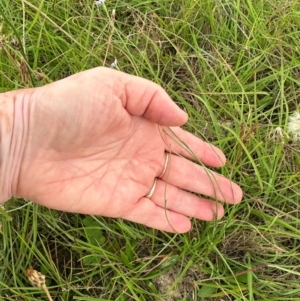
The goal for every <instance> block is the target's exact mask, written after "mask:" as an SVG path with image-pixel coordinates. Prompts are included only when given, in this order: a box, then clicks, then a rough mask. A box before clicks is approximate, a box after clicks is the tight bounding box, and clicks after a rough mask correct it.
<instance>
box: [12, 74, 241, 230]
mask: <svg viewBox="0 0 300 301" xmlns="http://www.w3.org/2000/svg"><path fill="white" fill-rule="evenodd" d="M23 93H24V92H23ZM25 93H26V92H25ZM24 103H25V106H27V108H28V119H27V120H28V122H27V130H26V131H25V134H24V137H23V139H24V140H25V143H24V145H25V146H24V150H23V155H22V163H21V167H20V172H19V177H18V185H17V191H16V195H18V196H21V197H24V198H27V199H29V200H32V201H35V202H37V203H39V204H42V205H44V206H47V207H49V208H54V209H58V210H63V211H69V212H78V213H85V214H97V215H103V216H108V217H121V218H124V219H128V220H131V221H134V222H138V223H142V224H145V225H147V226H149V227H153V228H157V229H161V230H165V231H170V232H174V231H176V232H186V231H188V230H189V229H190V227H191V223H190V220H189V218H188V217H189V216H193V217H196V218H199V219H203V220H212V219H213V218H214V216H215V215H217V217H218V218H220V217H221V216H222V215H223V208H222V206H221V205H220V204H217V203H215V202H212V201H209V200H205V199H203V198H200V197H198V196H196V195H194V194H191V193H189V192H187V190H188V191H194V192H197V193H202V194H206V195H208V196H212V197H216V198H217V199H219V200H220V201H226V202H229V203H237V202H239V201H240V200H241V197H242V192H241V190H240V188H239V187H238V186H237V185H236V184H234V183H231V182H230V181H229V180H227V179H226V178H224V177H222V176H219V175H214V176H213V177H211V176H209V175H208V174H207V171H205V169H204V168H203V167H201V166H199V165H196V164H195V163H193V162H191V161H190V160H188V158H189V155H188V154H187V153H186V152H185V151H184V150H182V149H181V148H180V147H179V146H178V145H177V144H176V143H175V142H174V141H172V140H171V139H170V138H168V137H167V136H166V135H165V134H164V133H163V131H162V128H161V126H166V127H167V126H172V129H173V131H174V132H175V133H176V134H177V135H178V136H179V137H180V138H181V139H182V140H184V141H186V142H187V144H188V145H189V146H190V147H191V149H193V151H194V152H195V153H196V155H198V156H199V158H200V160H201V161H202V162H203V163H204V164H207V165H210V166H214V167H218V166H222V165H223V163H224V162H225V157H224V155H223V154H222V152H221V151H220V150H218V149H217V148H215V147H212V146H210V145H208V144H206V143H204V142H203V141H201V140H200V139H198V138H196V137H194V136H193V135H191V134H189V133H187V132H185V131H183V130H182V129H180V128H179V127H178V126H180V125H182V124H184V123H185V122H186V121H187V116H186V114H185V113H184V112H183V111H181V110H180V109H179V108H178V107H177V106H176V105H175V104H174V103H173V102H172V101H171V99H170V98H169V97H168V95H167V94H166V93H165V91H164V90H163V89H162V88H160V87H159V86H157V85H156V84H154V83H152V82H150V81H147V80H145V79H141V78H138V77H134V76H131V75H128V74H125V73H122V72H118V71H115V70H111V69H106V68H95V69H91V70H88V71H85V72H82V73H79V74H76V75H73V76H71V77H68V78H66V79H64V80H61V81H58V82H55V83H53V84H50V85H47V86H44V87H40V88H36V89H33V90H30V91H29V92H28V95H27V97H24ZM168 151H171V152H174V153H179V154H180V155H182V156H176V155H175V154H173V155H171V156H170V162H169V166H168V172H167V173H166V174H165V175H164V176H163V178H162V179H159V180H158V182H157V187H156V189H155V192H154V195H153V197H151V199H150V198H146V197H144V196H145V195H146V194H147V193H148V192H149V190H150V189H151V186H152V184H153V181H154V179H155V178H156V177H158V176H159V175H160V174H161V172H162V170H163V167H164V163H165V160H166V152H168ZM184 157H187V158H184ZM200 184H202V185H200ZM216 187H217V188H216ZM166 213H167V215H168V219H167V218H166Z"/></svg>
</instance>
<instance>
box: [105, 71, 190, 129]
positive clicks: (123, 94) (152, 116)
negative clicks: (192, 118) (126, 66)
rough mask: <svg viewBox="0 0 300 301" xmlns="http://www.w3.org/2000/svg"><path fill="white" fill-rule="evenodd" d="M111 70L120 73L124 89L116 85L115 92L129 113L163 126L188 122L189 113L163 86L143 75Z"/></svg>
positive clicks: (119, 79) (121, 84) (119, 78)
mask: <svg viewBox="0 0 300 301" xmlns="http://www.w3.org/2000/svg"><path fill="white" fill-rule="evenodd" d="M109 70H110V71H111V72H117V73H118V74H117V78H118V84H119V83H120V86H121V87H122V88H123V89H120V86H119V87H116V86H115V87H116V88H114V89H116V90H115V91H114V93H115V94H116V95H117V96H118V98H119V99H120V100H121V101H122V104H123V107H124V108H125V109H126V110H127V112H128V113H130V114H131V115H135V116H143V117H145V118H146V119H148V120H149V121H152V122H154V123H157V124H159V125H163V126H180V125H183V124H185V123H186V122H187V120H188V115H187V114H186V113H185V112H184V111H183V110H181V109H180V108H179V107H178V106H177V105H176V104H175V103H174V102H173V100H172V99H171V98H170V96H169V95H168V94H167V92H166V91H165V90H164V89H163V88H162V87H161V86H159V85H157V84H155V83H154V82H152V81H149V80H147V79H144V78H141V77H137V76H133V75H129V74H126V73H123V72H120V71H116V70H111V69H109ZM114 75H116V74H114ZM112 78H114V77H112Z"/></svg>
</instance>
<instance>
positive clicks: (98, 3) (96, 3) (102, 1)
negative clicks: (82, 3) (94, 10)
mask: <svg viewBox="0 0 300 301" xmlns="http://www.w3.org/2000/svg"><path fill="white" fill-rule="evenodd" d="M104 2H105V0H96V1H95V5H97V6H99V5H101V4H103V3H104Z"/></svg>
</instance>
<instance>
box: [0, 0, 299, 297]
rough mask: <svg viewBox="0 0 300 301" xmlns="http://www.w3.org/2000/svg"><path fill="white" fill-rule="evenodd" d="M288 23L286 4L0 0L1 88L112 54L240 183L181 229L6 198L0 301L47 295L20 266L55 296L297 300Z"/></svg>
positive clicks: (292, 51) (293, 95)
mask: <svg viewBox="0 0 300 301" xmlns="http://www.w3.org/2000/svg"><path fill="white" fill-rule="evenodd" d="M113 9H115V20H114V19H113V18H112V17H111V14H112V11H113ZM299 29H300V4H299V2H298V1H297V0H253V1H250V0H246V1H239V0H224V1H223V0H219V1H218V0H204V1H193V0H185V1H183V0H173V1H172V0H159V1H158V0H156V1H147V0H146V1H139V0H132V1H123V0H119V1H118V0H111V1H109V0H107V1H106V2H105V5H101V6H98V7H97V6H95V5H94V2H93V1H91V0H89V1H79V0H77V1H75V0H60V1H59V0H56V1H54V0H52V1H45V0H39V1H37V0H22V1H20V0H1V2H0V66H1V67H0V72H1V76H0V92H4V91H7V90H11V89H17V88H23V87H26V86H30V87H34V86H40V85H43V84H46V83H48V82H52V81H54V80H57V79H60V78H63V77H66V76H68V75H70V74H73V73H76V72H79V71H81V70H86V69H88V68H92V67H95V66H102V65H104V66H108V67H109V66H110V64H111V63H112V62H113V61H114V59H115V58H116V59H117V60H118V66H117V69H119V70H121V71H125V72H128V73H131V74H135V75H139V76H142V77H145V78H148V79H150V80H153V81H155V82H156V83H158V84H160V85H162V86H163V87H164V88H165V89H166V90H167V91H168V93H169V94H170V95H171V96H172V98H173V99H174V101H176V102H177V103H178V104H179V105H180V106H182V107H183V108H184V109H185V110H186V111H187V112H188V114H189V116H190V120H189V123H188V125H187V129H188V130H189V131H191V132H193V133H194V134H196V135H198V136H200V137H202V138H203V139H205V140H208V141H210V142H213V143H214V144H215V145H217V146H219V147H220V148H221V149H223V150H224V152H225V154H226V156H227V157H228V163H227V165H226V167H224V168H223V169H222V170H221V171H220V172H222V173H223V174H224V175H226V176H229V177H230V178H231V179H232V180H234V181H236V182H237V183H239V184H240V185H241V187H242V188H243V190H244V193H245V197H244V200H243V203H241V204H240V205H238V206H234V207H231V206H228V207H226V212H227V213H226V216H225V217H224V219H222V220H221V221H218V222H212V223H204V222H200V221H194V222H193V230H192V231H191V232H190V233H187V234H184V235H171V234H167V233H162V232H159V231H155V230H152V229H148V228H145V227H143V226H141V225H135V224H132V223H128V222H125V221H123V220H117V219H105V218H101V217H88V216H81V215H75V214H65V213H61V212H56V211H53V210H48V209H46V208H42V207H39V206H37V205H35V204H32V203H30V202H24V201H23V200H11V201H10V202H7V203H6V204H5V207H4V210H1V215H0V222H1V224H0V225H1V230H0V232H1V233H0V236H1V240H0V296H1V298H2V300H26V301H29V300H46V296H45V294H44V293H43V292H42V291H41V290H40V289H38V288H34V287H32V286H31V285H30V283H29V281H28V279H27V277H26V275H25V270H26V269H27V268H28V267H29V266H32V267H33V268H35V269H37V270H39V271H40V272H42V273H43V274H45V275H46V279H47V281H46V283H47V286H48V287H49V290H50V293H51V295H52V296H53V298H54V300H82V301H83V300H85V301H94V300H120V301H121V300H164V301H172V300H219V301H221V300H226V301H227V300H256V301H258V300H280V301H283V300H300V283H299V282H300V281H299V280H300V267H299V266H300V252H299V248H300V247H299V242H300V241H299V238H300V219H299V196H300V194H299V174H300V172H299V164H300V156H299V144H296V143H294V142H293V141H292V140H291V139H290V138H289V137H288V135H287V134H286V126H287V122H288V117H289V115H290V114H291V113H292V112H294V111H295V110H296V109H297V106H298V98H299V94H300V69H299V64H300V54H299V50H300V43H299V33H300V32H299V31H300V30H299ZM26 69H27V71H26ZM278 127H280V129H281V131H282V135H278V130H277V131H275V129H276V128H277V129H278ZM183 201H184V200H183Z"/></svg>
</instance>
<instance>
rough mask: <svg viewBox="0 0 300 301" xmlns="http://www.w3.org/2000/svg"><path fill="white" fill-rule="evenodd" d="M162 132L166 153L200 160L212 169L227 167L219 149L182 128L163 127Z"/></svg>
mask: <svg viewBox="0 0 300 301" xmlns="http://www.w3.org/2000/svg"><path fill="white" fill-rule="evenodd" d="M161 131H162V135H163V139H164V141H165V142H166V152H171V153H174V154H178V155H181V156H183V157H185V158H187V159H191V160H194V161H196V160H200V161H201V162H202V163H203V164H205V165H207V166H211V167H221V166H223V165H225V163H226V157H225V155H224V153H223V152H222V151H221V150H220V149H219V148H218V147H216V146H214V145H212V144H210V143H207V142H205V141H203V140H202V139H200V138H198V137H196V136H195V135H193V134H191V133H189V132H187V131H185V130H183V129H181V128H180V127H170V128H166V127H163V128H161Z"/></svg>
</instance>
